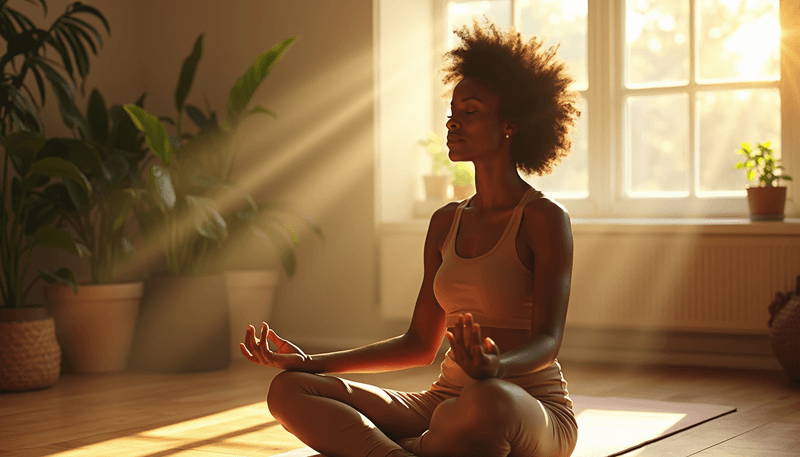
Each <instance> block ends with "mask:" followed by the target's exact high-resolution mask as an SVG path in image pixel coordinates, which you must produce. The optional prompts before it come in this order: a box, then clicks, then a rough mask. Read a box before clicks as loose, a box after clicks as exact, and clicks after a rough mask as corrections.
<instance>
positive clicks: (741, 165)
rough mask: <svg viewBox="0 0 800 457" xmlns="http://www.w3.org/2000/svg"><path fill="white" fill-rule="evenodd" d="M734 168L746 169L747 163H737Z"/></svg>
mask: <svg viewBox="0 0 800 457" xmlns="http://www.w3.org/2000/svg"><path fill="white" fill-rule="evenodd" d="M734 168H737V169H739V168H745V163H744V162H736V165H734Z"/></svg>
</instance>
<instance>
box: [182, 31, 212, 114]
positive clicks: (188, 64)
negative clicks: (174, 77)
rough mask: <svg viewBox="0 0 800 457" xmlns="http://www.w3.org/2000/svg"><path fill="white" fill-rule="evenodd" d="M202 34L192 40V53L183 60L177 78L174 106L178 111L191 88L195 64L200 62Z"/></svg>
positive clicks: (195, 68) (195, 69)
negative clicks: (179, 74)
mask: <svg viewBox="0 0 800 457" xmlns="http://www.w3.org/2000/svg"><path fill="white" fill-rule="evenodd" d="M204 35H205V34H204V33H201V34H200V36H199V37H197V40H196V41H195V42H194V49H192V53H191V54H189V57H187V58H186V60H184V61H183V67H182V68H181V76H180V78H179V79H178V87H177V88H175V107H176V108H178V113H181V112H182V111H183V104H184V103H186V98H187V97H188V96H189V90H190V89H191V88H192V82H193V81H194V74H195V72H197V65H198V64H199V63H200V58H201V57H203V36H204Z"/></svg>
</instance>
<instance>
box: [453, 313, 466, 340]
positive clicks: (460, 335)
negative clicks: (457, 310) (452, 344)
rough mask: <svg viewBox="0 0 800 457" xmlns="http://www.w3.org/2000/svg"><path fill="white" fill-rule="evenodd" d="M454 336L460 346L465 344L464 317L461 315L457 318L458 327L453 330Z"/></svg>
mask: <svg viewBox="0 0 800 457" xmlns="http://www.w3.org/2000/svg"><path fill="white" fill-rule="evenodd" d="M453 336H454V337H455V340H456V341H457V342H458V344H463V343H464V315H463V314H459V315H458V317H457V318H456V326H455V328H453Z"/></svg>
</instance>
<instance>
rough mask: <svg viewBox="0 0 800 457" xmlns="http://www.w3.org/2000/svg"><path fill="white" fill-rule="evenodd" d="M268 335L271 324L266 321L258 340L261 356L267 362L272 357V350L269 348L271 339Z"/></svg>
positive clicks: (262, 324) (263, 323)
mask: <svg viewBox="0 0 800 457" xmlns="http://www.w3.org/2000/svg"><path fill="white" fill-rule="evenodd" d="M267 335H269V326H268V325H267V323H266V322H262V323H261V335H260V336H259V341H258V350H259V352H260V353H261V356H262V357H263V358H264V361H265V362H266V361H267V360H269V358H270V355H271V354H270V350H269V339H267Z"/></svg>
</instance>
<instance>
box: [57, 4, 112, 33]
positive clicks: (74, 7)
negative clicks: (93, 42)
mask: <svg viewBox="0 0 800 457" xmlns="http://www.w3.org/2000/svg"><path fill="white" fill-rule="evenodd" d="M67 11H68V14H72V13H88V14H91V15H92V16H94V17H96V18H97V19H99V20H100V22H102V23H103V25H104V26H105V28H106V32H108V33H111V27H109V26H108V21H106V18H105V16H103V13H101V12H100V11H99V10H98V9H97V8H94V7H91V6H89V5H85V4H83V3H81V2H74V3H71V4H70V8H69V9H68V10H67Z"/></svg>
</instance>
